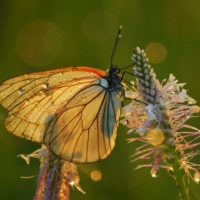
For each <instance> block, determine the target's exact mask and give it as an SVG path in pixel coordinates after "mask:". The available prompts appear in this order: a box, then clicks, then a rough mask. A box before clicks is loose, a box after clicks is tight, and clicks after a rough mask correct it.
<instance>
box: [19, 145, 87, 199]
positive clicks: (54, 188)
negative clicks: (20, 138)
mask: <svg viewBox="0 0 200 200" xmlns="http://www.w3.org/2000/svg"><path fill="white" fill-rule="evenodd" d="M19 156H20V157H22V158H23V159H25V161H26V163H27V164H29V162H30V157H33V158H38V159H39V160H40V162H41V165H40V174H39V177H38V184H37V189H36V193H35V197H34V200H46V199H60V200H67V199H69V194H70V187H69V186H70V185H71V186H75V187H76V188H77V189H78V190H79V191H80V192H82V193H85V192H84V191H83V190H82V189H81V187H80V185H79V176H78V172H77V169H76V165H75V164H73V163H69V162H67V161H64V160H62V159H60V158H59V157H58V156H56V155H54V154H53V153H51V152H50V151H49V150H48V149H47V147H45V146H42V148H41V149H38V150H36V151H35V152H33V153H31V154H29V155H24V154H20V155H19Z"/></svg>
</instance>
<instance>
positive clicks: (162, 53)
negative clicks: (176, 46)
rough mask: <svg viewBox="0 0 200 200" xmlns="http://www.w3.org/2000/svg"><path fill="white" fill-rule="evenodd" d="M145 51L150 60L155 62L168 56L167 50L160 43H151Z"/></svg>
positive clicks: (159, 61)
mask: <svg viewBox="0 0 200 200" xmlns="http://www.w3.org/2000/svg"><path fill="white" fill-rule="evenodd" d="M145 52H146V54H147V56H148V58H149V61H150V62H151V63H155V64H158V63H161V62H163V61H164V60H165V59H166V57H167V50H166V48H165V47H164V46H163V45H162V44H160V43H151V44H149V45H148V46H147V47H146V49H145Z"/></svg>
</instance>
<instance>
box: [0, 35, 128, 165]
mask: <svg viewBox="0 0 200 200" xmlns="http://www.w3.org/2000/svg"><path fill="white" fill-rule="evenodd" d="M119 32H120V31H119ZM118 35H119V34H118ZM124 96H125V86H124V84H123V77H122V75H120V69H119V68H118V67H117V66H115V65H112V64H111V65H110V67H109V69H108V71H107V72H105V71H102V70H99V69H95V68H91V67H85V66H78V67H67V68H60V69H56V70H49V71H44V72H37V73H30V74H24V75H20V76H17V77H13V78H11V79H8V80H6V81H5V82H3V83H2V84H1V85H0V104H1V105H2V106H3V107H4V108H6V109H7V110H8V111H9V114H8V115H7V117H6V119H5V127H6V129H7V130H8V131H9V132H11V133H13V134H14V135H16V136H18V137H20V138H24V139H27V140H31V141H34V142H37V143H43V144H45V145H46V146H47V147H48V148H49V150H50V151H51V152H53V153H54V154H55V155H57V156H59V157H60V158H62V159H64V160H67V161H69V162H74V163H90V162H95V161H98V160H101V159H104V158H106V157H107V156H108V155H109V154H110V153H111V151H112V150H113V148H114V146H115V140H116V136H117V130H118V125H119V123H118V120H119V117H120V112H121V111H120V110H121V102H122V100H123V98H124Z"/></svg>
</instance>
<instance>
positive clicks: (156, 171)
mask: <svg viewBox="0 0 200 200" xmlns="http://www.w3.org/2000/svg"><path fill="white" fill-rule="evenodd" d="M150 173H151V176H152V177H153V178H157V177H158V176H159V175H160V170H159V169H158V168H157V167H155V166H154V167H152V169H151V172H150Z"/></svg>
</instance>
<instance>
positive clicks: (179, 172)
mask: <svg viewBox="0 0 200 200" xmlns="http://www.w3.org/2000/svg"><path fill="white" fill-rule="evenodd" d="M166 147H167V151H168V154H169V155H172V158H170V159H168V160H166V161H167V163H169V164H170V165H171V167H172V169H173V170H172V171H170V173H171V175H172V176H173V177H174V179H175V181H176V185H177V186H178V189H179V196H180V200H189V196H188V188H187V185H186V180H185V172H184V170H183V169H181V165H180V162H179V161H180V159H181V155H180V153H179V152H178V151H177V150H176V149H175V147H172V146H170V145H166Z"/></svg>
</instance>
